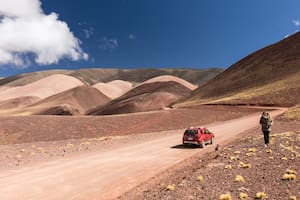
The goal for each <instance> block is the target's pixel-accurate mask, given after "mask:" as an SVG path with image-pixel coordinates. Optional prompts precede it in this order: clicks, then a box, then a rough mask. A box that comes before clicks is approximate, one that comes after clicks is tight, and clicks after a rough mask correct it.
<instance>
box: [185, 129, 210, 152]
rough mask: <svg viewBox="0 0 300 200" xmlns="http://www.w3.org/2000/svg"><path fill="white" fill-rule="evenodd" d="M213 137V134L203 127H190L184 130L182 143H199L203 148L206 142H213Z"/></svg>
mask: <svg viewBox="0 0 300 200" xmlns="http://www.w3.org/2000/svg"><path fill="white" fill-rule="evenodd" d="M214 137H215V135H214V134H213V133H212V132H210V131H209V130H208V129H207V128H205V127H200V128H194V127H190V128H188V129H186V130H185V131H184V134H183V138H182V143H183V145H189V144H194V145H199V146H201V147H202V148H204V147H205V145H206V144H213V139H214Z"/></svg>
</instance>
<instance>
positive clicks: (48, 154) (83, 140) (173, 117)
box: [0, 106, 300, 199]
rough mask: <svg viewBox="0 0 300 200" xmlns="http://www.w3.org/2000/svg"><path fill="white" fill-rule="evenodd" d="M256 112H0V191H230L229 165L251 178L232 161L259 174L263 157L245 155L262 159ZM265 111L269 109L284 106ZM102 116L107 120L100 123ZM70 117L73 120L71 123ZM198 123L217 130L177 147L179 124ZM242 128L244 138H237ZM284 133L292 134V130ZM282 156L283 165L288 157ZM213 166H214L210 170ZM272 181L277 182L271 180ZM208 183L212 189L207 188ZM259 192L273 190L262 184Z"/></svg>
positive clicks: (206, 194) (76, 194)
mask: <svg viewBox="0 0 300 200" xmlns="http://www.w3.org/2000/svg"><path fill="white" fill-rule="evenodd" d="M260 111H261V108H241V107H224V106H199V107H194V108H189V109H174V110H164V111H158V112H151V113H139V114H129V115H118V116H101V117H53V116H51V117H50V116H49V117H46V116H43V117H42V116H27V117H3V119H2V120H1V127H2V130H6V137H2V140H1V143H2V144H3V145H1V161H0V163H1V165H0V168H1V170H0V177H1V179H0V180H1V181H0V185H1V187H0V188H1V189H0V197H1V199H20V198H21V199H41V198H42V199H70V198H71V199H72V198H73V199H115V198H117V197H118V196H120V195H121V197H119V198H121V199H188V198H199V197H200V196H201V197H202V198H201V199H205V198H206V199H216V197H218V196H219V195H220V194H221V193H225V192H230V193H231V194H232V196H234V195H236V194H237V192H238V191H239V190H238V189H239V187H238V188H237V189H235V187H233V186H235V185H236V183H235V182H234V181H233V182H232V181H229V178H228V177H230V176H231V175H230V173H229V172H232V173H241V175H243V176H244V178H245V179H246V181H247V182H245V183H244V184H246V183H248V184H251V180H252V179H249V180H248V178H247V176H246V175H247V169H241V168H239V167H238V165H239V161H243V162H245V163H251V164H252V168H251V169H248V170H255V171H254V172H253V175H255V173H258V174H257V176H258V177H261V174H259V173H261V172H260V171H259V172H256V171H257V170H256V169H257V166H258V167H259V166H263V165H261V164H260V162H262V161H261V160H258V161H255V160H251V159H256V158H257V159H258V158H260V159H264V158H265V157H263V156H261V154H263V152H264V151H265V150H266V149H264V148H263V144H262V138H261V134H260V131H259V129H257V127H258V124H257V121H258V118H259V114H260ZM271 112H272V115H273V116H276V115H278V114H280V113H282V112H283V111H282V110H279V111H271ZM196 113H198V114H196ZM112 119H114V120H112ZM231 119H234V120H231ZM74 120H76V123H74ZM108 120H109V121H110V122H111V123H110V124H107V122H108ZM228 120H229V121H228ZM58 121H59V122H60V123H58ZM71 122H72V123H71ZM52 123H55V124H56V126H53V124H52ZM16 124H19V125H20V127H22V128H23V132H21V133H20V132H19V134H17V135H14V131H16V130H15V129H16V127H18V126H16ZM41 124H43V126H40V125H41ZM70 124H75V127H74V125H72V126H70ZM157 124H158V125H157ZM204 124H208V127H209V128H211V130H212V131H214V132H215V133H216V141H215V145H211V146H207V147H205V149H201V148H182V147H181V145H180V144H181V137H182V132H183V130H184V128H186V127H188V126H199V125H204ZM291 124H292V125H291ZM68 125H69V126H68ZM26 127H28V130H27V129H26ZM121 127H123V128H121ZM14 128H15V129H14ZM29 128H30V129H29ZM287 128H288V129H290V130H300V125H299V123H291V122H289V121H277V120H276V121H275V127H274V131H276V132H277V131H279V132H286V129H287ZM29 130H34V131H35V132H34V133H35V134H30V132H29ZM120 130H122V131H120ZM133 130H135V131H136V132H134V131H133ZM245 131H246V132H245ZM45 133H47V134H45ZM137 133H139V134H137ZM295 134H296V133H295ZM9 135H12V137H11V138H10V140H4V138H7V136H9ZM245 135H247V137H242V136H245ZM274 137H278V141H279V138H280V137H281V136H280V134H276V136H274ZM290 137H296V136H295V135H294V134H291V136H290ZM57 138H58V139H57ZM243 138H246V139H245V141H243V142H234V143H231V142H233V141H236V140H240V139H243ZM255 138H257V139H255ZM275 141H276V142H277V140H274V142H275ZM216 144H219V145H220V147H219V150H218V152H217V154H216V153H215V152H214V148H215V147H216ZM236 144H238V145H236ZM296 144H297V143H295V144H293V145H296ZM228 145H229V146H228ZM291 145H292V143H291ZM226 146H228V147H227V148H225V147H226ZM253 147H255V148H256V149H257V153H256V154H257V156H256V157H255V156H253V157H249V158H248V157H247V159H246V157H245V154H246V153H247V151H248V149H249V148H253ZM280 148H281V147H280ZM280 148H275V145H274V146H271V147H270V149H272V151H273V152H274V156H273V157H274V160H275V161H276V159H277V157H276V158H275V152H276V151H277V150H276V149H278V151H279V150H280ZM238 150H239V151H240V153H239V154H235V153H234V151H238ZM294 150H296V149H294ZM233 155H235V156H236V157H237V156H238V157H239V160H238V161H231V160H228V159H229V158H230V156H233ZM276 155H277V154H276ZM282 157H283V156H282ZM286 157H287V159H288V160H287V162H286V163H287V164H288V163H290V160H289V159H290V157H289V156H288V155H286ZM159 158H161V159H159ZM248 159H250V160H248ZM266 159H267V158H266ZM297 159H299V158H294V160H293V163H294V162H295V164H297V162H296V161H297ZM200 160H201V162H200ZM272 161H273V160H272ZM284 161H285V160H284ZM227 162H228V163H227ZM278 163H281V165H282V170H283V172H282V173H284V170H285V169H286V168H289V167H290V168H291V169H294V170H297V169H295V167H294V166H295V165H287V166H286V165H284V164H285V162H282V160H281V159H279V160H278ZM229 164H231V165H232V169H231V170H227V169H226V170H225V169H224V166H225V165H229ZM256 165H257V166H256ZM214 166H216V168H217V169H219V170H220V171H218V170H212V169H214ZM268 166H269V165H268ZM269 168H270V166H269ZM275 169H276V170H277V168H275ZM203 170H204V171H203ZM234 170H245V171H244V173H242V171H241V172H240V171H237V172H236V171H234ZM198 171H201V173H199V172H198ZM202 171H203V173H202ZM268 172H269V171H268ZM214 173H215V174H214ZM245 173H246V175H245ZM220 174H222V176H220ZM199 175H202V176H203V177H204V180H203V182H201V184H204V183H207V184H208V185H207V186H203V188H207V189H206V190H204V189H201V191H198V190H195V191H193V189H194V184H199V181H197V176H199ZM223 176H224V177H225V179H224V181H223V182H224V184H222V185H223V186H222V187H221V186H220V187H215V186H214V184H215V185H216V186H217V185H218V184H220V181H219V180H220V179H219V177H220V178H222V177H223ZM232 176H234V175H232ZM278 176H279V174H278ZM280 176H281V173H280ZM280 176H279V177H280ZM189 177H190V178H189ZM195 177H196V178H195ZM272 177H273V176H272ZM193 178H195V179H193ZM255 180H256V179H255ZM272 180H273V179H272ZM260 181H262V180H260ZM274 181H275V182H274V183H277V181H276V179H274ZM283 183H284V184H294V183H296V186H295V185H292V186H293V187H294V186H295V188H296V189H297V187H298V190H299V182H297V180H293V181H291V182H287V181H283ZM172 184H175V185H174V186H175V189H174V190H173V191H169V190H167V189H166V188H167V186H168V185H172ZM261 184H262V183H261ZM297 184H298V185H297ZM191 185H192V187H191ZM200 186H201V185H200ZM201 187H202V186H201ZM209 187H212V188H214V190H213V191H211V190H209V189H208V188H209ZM247 187H249V186H248V185H245V186H244V188H246V189H248V188H247ZM219 188H220V189H219ZM230 188H231V189H230ZM249 188H250V187H249ZM252 190H253V191H252ZM254 190H255V188H252V187H251V192H252V193H250V192H248V193H249V196H250V195H252V196H253V193H254V192H255V191H254ZM15 191H17V192H15ZM54 191H55V192H54ZM264 191H266V192H268V193H269V194H268V195H272V193H270V192H269V190H267V189H265V190H264ZM278 191H279V192H280V191H286V188H283V189H281V188H279V189H278ZM295 191H296V190H294V189H291V190H290V192H291V194H292V193H293V194H295V193H296V192H295ZM125 192H126V193H125ZM275 194H276V193H275ZM295 195H297V194H295ZM233 199H234V198H233Z"/></svg>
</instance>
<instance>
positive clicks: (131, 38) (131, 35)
mask: <svg viewBox="0 0 300 200" xmlns="http://www.w3.org/2000/svg"><path fill="white" fill-rule="evenodd" d="M128 38H129V39H130V40H134V39H135V38H136V36H135V35H133V34H129V35H128Z"/></svg>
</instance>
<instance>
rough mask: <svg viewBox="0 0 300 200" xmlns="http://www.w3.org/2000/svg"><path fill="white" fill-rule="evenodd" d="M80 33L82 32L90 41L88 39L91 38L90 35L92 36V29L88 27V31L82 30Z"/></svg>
mask: <svg viewBox="0 0 300 200" xmlns="http://www.w3.org/2000/svg"><path fill="white" fill-rule="evenodd" d="M82 31H83V33H84V35H85V38H86V39H90V37H92V35H93V34H94V29H93V28H92V27H90V28H88V29H83V30H82Z"/></svg>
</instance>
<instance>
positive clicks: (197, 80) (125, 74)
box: [0, 68, 223, 87]
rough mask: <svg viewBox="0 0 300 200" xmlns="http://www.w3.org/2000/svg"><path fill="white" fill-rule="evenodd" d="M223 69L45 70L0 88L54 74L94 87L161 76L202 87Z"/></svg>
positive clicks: (4, 82)
mask: <svg viewBox="0 0 300 200" xmlns="http://www.w3.org/2000/svg"><path fill="white" fill-rule="evenodd" d="M222 71H223V69H219V68H209V69H204V70H202V69H187V68H186V69H184V68H183V69H175V68H174V69H172V68H169V69H158V68H153V69H149V68H148V69H147V68H141V69H130V70H127V69H108V68H103V69H101V68H90V69H80V70H46V71H38V72H33V73H26V74H20V75H16V76H11V77H6V78H3V79H1V80H0V86H10V87H16V86H24V85H26V84H29V83H32V82H34V81H37V80H40V79H42V78H45V77H47V76H50V75H54V74H64V75H69V76H73V77H75V78H77V79H80V80H81V81H82V82H84V83H86V84H89V85H94V84H96V83H99V82H104V83H107V82H110V81H114V80H124V81H128V82H131V83H141V82H144V81H146V80H148V79H150V78H154V77H156V76H161V75H173V76H176V77H179V78H182V79H184V80H187V81H189V82H191V83H193V84H195V85H203V84H204V83H206V82H207V81H208V80H210V79H211V78H213V77H215V76H216V75H217V74H219V73H221V72H222Z"/></svg>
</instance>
